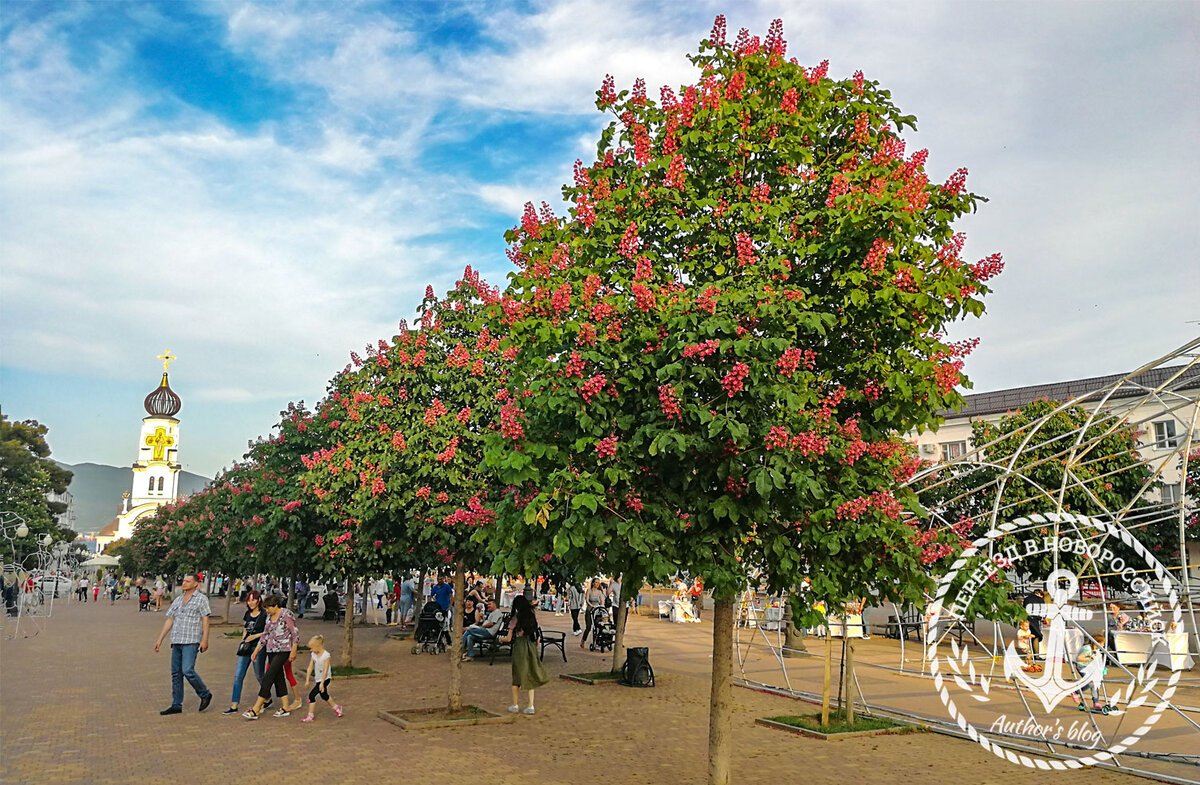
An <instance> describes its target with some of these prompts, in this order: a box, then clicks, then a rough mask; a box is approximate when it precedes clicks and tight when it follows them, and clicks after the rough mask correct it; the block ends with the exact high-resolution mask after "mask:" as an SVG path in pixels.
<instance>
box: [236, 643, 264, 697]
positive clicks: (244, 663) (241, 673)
mask: <svg viewBox="0 0 1200 785" xmlns="http://www.w3.org/2000/svg"><path fill="white" fill-rule="evenodd" d="M265 659H266V657H265V656H260V657H259V658H258V659H257V660H255V661H254V662H250V655H246V656H245V657H238V658H237V661H238V663H237V674H236V675H235V676H234V677H233V697H232V698H230V699H229V702H230V703H241V702H242V680H243V679H245V678H246V671H247V670H249V668H250V666H251V665H253V666H254V678H255V679H256V680H257V681H258V683H259V684H262V678H263V671H264V670H265V668H264V667H263V660H265Z"/></svg>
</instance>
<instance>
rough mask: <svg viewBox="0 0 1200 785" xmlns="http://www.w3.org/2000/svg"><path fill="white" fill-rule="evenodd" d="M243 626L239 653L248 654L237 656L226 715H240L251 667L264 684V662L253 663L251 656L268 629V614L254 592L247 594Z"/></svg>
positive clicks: (259, 681) (256, 677)
mask: <svg viewBox="0 0 1200 785" xmlns="http://www.w3.org/2000/svg"><path fill="white" fill-rule="evenodd" d="M242 624H243V625H244V626H245V631H244V632H243V633H242V639H241V641H239V642H238V651H239V652H242V651H244V652H246V653H245V654H238V655H237V673H236V674H235V675H234V677H233V697H232V698H231V699H230V704H229V708H228V709H226V710H225V711H223V712H221V713H222V714H225V715H230V714H237V713H238V703H239V702H240V701H241V699H242V681H243V680H244V679H245V678H246V671H247V670H249V669H250V666H251V665H253V666H254V678H255V679H256V680H257V681H258V683H259V684H260V685H261V684H262V678H263V661H262V660H261V659H259V660H254V661H253V662H251V660H250V654H251V653H252V652H253V651H254V648H255V647H256V646H258V639H259V638H261V637H262V634H263V630H265V629H266V628H267V612H266V611H264V610H263V609H262V595H260V594H259V593H258V592H256V591H254V590H251V591H249V592H247V593H246V612H245V613H244V614H243V615H242Z"/></svg>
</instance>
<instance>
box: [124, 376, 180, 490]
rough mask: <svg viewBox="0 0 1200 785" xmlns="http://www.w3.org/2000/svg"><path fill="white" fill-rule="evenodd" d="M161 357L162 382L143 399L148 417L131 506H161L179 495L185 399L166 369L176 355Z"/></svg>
mask: <svg viewBox="0 0 1200 785" xmlns="http://www.w3.org/2000/svg"><path fill="white" fill-rule="evenodd" d="M158 359H160V360H162V361H163V375H162V381H161V382H160V383H159V385H158V388H157V389H155V390H153V391H151V392H150V394H149V395H147V396H146V400H145V402H144V404H145V407H146V415H147V416H146V417H144V418H142V429H141V433H140V434H139V435H138V453H137V460H135V461H134V462H133V488H132V489H131V491H132V492H131V494H130V497H131V498H130V499H129V503H130V506H131V507H138V506H140V505H143V504H153V505H155V506H158V505H160V504H165V503H166V502H169V501H174V500H175V499H176V498H178V497H179V461H178V456H179V420H177V419H176V418H175V415H177V414H179V410H180V409H181V408H182V407H183V401H181V400H180V398H179V396H178V395H177V394H176V393H175V391H174V390H172V389H171V385H170V383H169V382H168V380H167V368H168V366H169V364H170V362H171V360H174V359H175V358H174V357H172V356H171V353H170V352H166V353H164V354H162V355H159V358H158Z"/></svg>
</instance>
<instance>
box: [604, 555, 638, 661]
mask: <svg viewBox="0 0 1200 785" xmlns="http://www.w3.org/2000/svg"><path fill="white" fill-rule="evenodd" d="M628 577H629V576H628V575H622V576H621V596H620V597H618V598H617V607H616V608H615V609H614V610H613V613H614V614H616V616H615V617H614V619H613V621H614V622H616V628H617V634H616V636H615V637H614V638H613V657H612V668H611V671H612V672H613V673H616V672H617V671H618V670H620V669H621V665H622V664H623V662H624V657H622V656H621V654H622V652H624V651H625V617H626V614H625V602H626V597H628V596H629V589H628V588H627V587H626V586H625V581H626V579H627V578H628ZM639 584H640V581H639Z"/></svg>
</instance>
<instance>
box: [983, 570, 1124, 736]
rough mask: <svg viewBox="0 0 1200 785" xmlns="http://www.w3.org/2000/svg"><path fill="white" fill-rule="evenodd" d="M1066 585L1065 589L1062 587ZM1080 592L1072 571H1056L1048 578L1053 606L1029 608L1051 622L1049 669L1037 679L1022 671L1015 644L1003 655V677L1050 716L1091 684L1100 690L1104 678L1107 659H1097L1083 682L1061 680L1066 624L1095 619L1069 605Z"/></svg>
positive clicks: (1089, 667) (1094, 659)
mask: <svg viewBox="0 0 1200 785" xmlns="http://www.w3.org/2000/svg"><path fill="white" fill-rule="evenodd" d="M1063 582H1065V584H1066V585H1065V586H1062V585H1060V583H1063ZM1078 588H1079V580H1078V579H1077V578H1076V577H1075V574H1074V573H1072V572H1070V571H1069V570H1055V571H1054V572H1052V573H1050V576H1049V577H1048V578H1046V591H1047V592H1049V593H1050V596H1051V597H1052V598H1053V600H1054V601H1053V602H1051V603H1036V604H1032V605H1030V606H1029V613H1030V615H1031V616H1041V617H1043V618H1045V619H1048V620H1049V621H1050V632H1049V634H1048V635H1047V636H1046V668H1045V670H1044V671H1042V674H1041V675H1040V676H1038V677H1037V678H1033V677H1031V676H1030V675H1029V674H1028V673H1026V672H1025V671H1024V669H1023V665H1024V662H1023V661H1022V660H1021V656H1020V654H1018V653H1017V649H1016V643H1015V642H1010V643H1009V644H1008V648H1007V649H1005V652H1004V675H1005V677H1007V678H1009V679H1016V680H1017V681H1019V682H1020V683H1022V684H1024V685H1025V686H1026V687H1028V688H1029V689H1030V691H1031V692H1033V693H1034V694H1035V695H1037V696H1038V699H1039V700H1041V702H1042V706H1044V707H1045V709H1046V711H1047V712H1050V711H1053V709H1054V707H1055V706H1057V705H1058V704H1059V703H1060V702H1062V699H1063V698H1065V697H1067V696H1068V695H1070V694H1072V693H1075V692H1079V689H1080V688H1081V687H1083V686H1084V685H1085V684H1088V683H1089V682H1090V683H1091V684H1092V686H1093V687H1095V688H1097V689H1099V687H1100V681H1101V678H1102V677H1103V674H1104V659H1103V658H1102V657H1095V658H1093V659H1092V661H1091V662H1090V663H1088V666H1087V667H1086V668H1085V669H1084V671H1083V675H1082V678H1079V679H1076V680H1075V681H1066V680H1064V679H1063V677H1062V666H1063V664H1064V663H1067V662H1068V661H1069V656H1068V653H1067V622H1068V621H1074V622H1079V621H1084V620H1087V619H1090V618H1092V615H1093V613H1092V611H1089V610H1086V609H1084V608H1076V607H1074V606H1072V605H1068V604H1067V601H1068V600H1070V599H1071V596H1072V595H1073V594H1074V593H1075V591H1076V589H1078Z"/></svg>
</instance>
